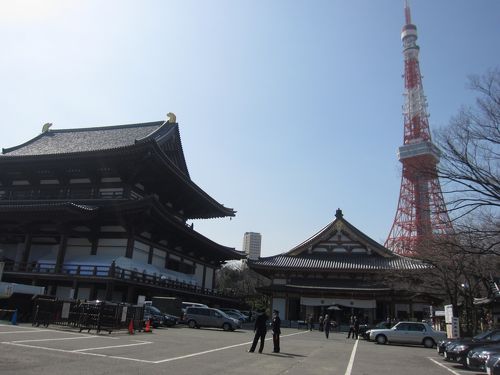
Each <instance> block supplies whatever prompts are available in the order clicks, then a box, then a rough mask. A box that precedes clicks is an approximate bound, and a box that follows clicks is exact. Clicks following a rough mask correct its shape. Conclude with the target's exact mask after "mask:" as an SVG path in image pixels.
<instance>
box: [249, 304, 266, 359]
mask: <svg viewBox="0 0 500 375" xmlns="http://www.w3.org/2000/svg"><path fill="white" fill-rule="evenodd" d="M267 319H268V316H267V315H266V313H265V311H264V310H259V311H258V315H257V319H255V326H254V329H253V331H254V332H255V337H254V338H253V343H252V347H251V348H250V350H249V352H250V353H253V352H254V351H255V348H256V346H257V342H258V341H259V339H260V347H259V353H262V350H263V349H264V340H265V339H266V333H267V327H266V324H267Z"/></svg>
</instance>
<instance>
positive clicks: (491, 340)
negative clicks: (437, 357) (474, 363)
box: [444, 330, 500, 366]
mask: <svg viewBox="0 0 500 375" xmlns="http://www.w3.org/2000/svg"><path fill="white" fill-rule="evenodd" d="M491 332H492V333H491V334H490V335H487V336H485V337H484V339H481V340H476V341H473V340H471V339H466V340H457V341H455V342H453V343H452V344H450V345H448V346H447V347H446V350H445V352H444V358H445V359H446V360H447V361H451V362H458V363H461V364H462V365H464V366H466V365H467V362H466V361H467V354H468V353H469V351H470V350H471V349H474V348H478V347H480V346H490V345H495V344H500V330H494V331H491Z"/></svg>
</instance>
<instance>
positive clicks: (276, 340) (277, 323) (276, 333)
mask: <svg viewBox="0 0 500 375" xmlns="http://www.w3.org/2000/svg"><path fill="white" fill-rule="evenodd" d="M279 315H280V312H279V311H278V310H274V311H273V325H272V327H273V344H274V350H273V353H279V352H280V335H281V319H280V317H279Z"/></svg>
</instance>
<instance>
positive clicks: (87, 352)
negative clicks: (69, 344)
mask: <svg viewBox="0 0 500 375" xmlns="http://www.w3.org/2000/svg"><path fill="white" fill-rule="evenodd" d="M308 332H309V331H303V332H297V333H291V334H289V335H282V336H281V337H282V338H284V337H290V336H295V335H301V334H304V333H308ZM86 337H102V336H86ZM82 338H83V337H82ZM107 338H108V337H107ZM269 340H272V337H270V338H267V339H266V341H269ZM34 341H38V340H34ZM134 341H137V342H138V343H137V344H126V345H115V346H107V347H100V348H86V349H76V350H66V349H56V348H48V347H44V346H37V345H27V344H22V343H20V342H15V341H10V342H7V341H6V342H0V344H5V345H13V346H21V347H25V348H33V349H42V350H49V351H55V352H62V353H74V354H81V355H93V356H97V357H107V358H115V359H123V360H127V361H133V362H142V363H151V364H158V363H165V362H171V361H176V360H179V359H184V358H191V357H195V356H199V355H203V354H208V353H213V352H217V351H220V350H226V349H231V348H236V347H238V346H244V345H250V344H252V341H248V342H244V343H241V344H235V345H230V346H225V347H222V348H217V349H211V350H205V351H202V352H198V353H192V354H187V355H183V356H179V357H173V358H167V359H163V360H159V361H148V360H145V359H138V358H129V357H120V356H113V355H106V354H98V353H89V351H90V350H99V349H109V348H119V347H126V346H134V345H145V344H152V342H149V341H139V340H134Z"/></svg>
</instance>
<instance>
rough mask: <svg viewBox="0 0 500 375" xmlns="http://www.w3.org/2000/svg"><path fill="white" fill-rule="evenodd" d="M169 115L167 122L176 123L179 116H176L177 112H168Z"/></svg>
mask: <svg viewBox="0 0 500 375" xmlns="http://www.w3.org/2000/svg"><path fill="white" fill-rule="evenodd" d="M167 117H168V120H167V122H168V123H169V124H175V123H176V122H177V117H176V116H175V114H174V113H173V112H168V113H167Z"/></svg>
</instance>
